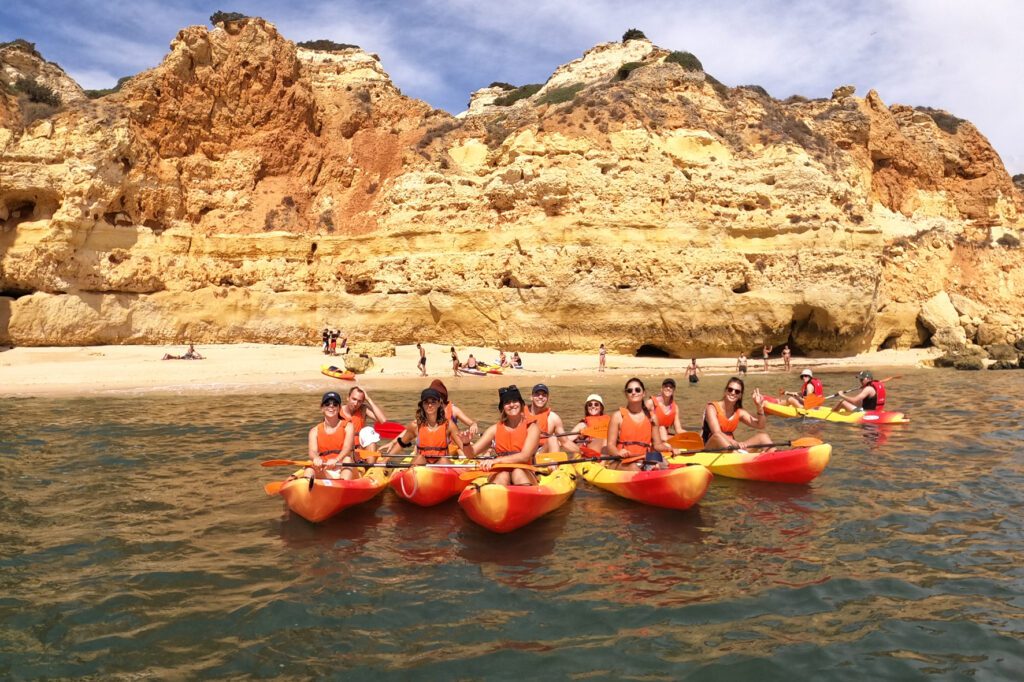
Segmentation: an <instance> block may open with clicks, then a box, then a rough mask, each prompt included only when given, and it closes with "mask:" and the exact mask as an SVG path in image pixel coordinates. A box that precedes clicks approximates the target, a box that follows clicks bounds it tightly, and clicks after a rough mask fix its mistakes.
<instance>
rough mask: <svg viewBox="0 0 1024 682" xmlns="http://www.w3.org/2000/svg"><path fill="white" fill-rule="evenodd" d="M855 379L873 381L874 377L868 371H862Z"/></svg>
mask: <svg viewBox="0 0 1024 682" xmlns="http://www.w3.org/2000/svg"><path fill="white" fill-rule="evenodd" d="M857 378H858V379H874V378H875V377H874V375H873V374H871V372H869V371H868V370H864V371H863V372H861V373H860V374H858V375H857Z"/></svg>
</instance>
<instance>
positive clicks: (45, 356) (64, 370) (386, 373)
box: [0, 344, 936, 397]
mask: <svg viewBox="0 0 1024 682" xmlns="http://www.w3.org/2000/svg"><path fill="white" fill-rule="evenodd" d="M424 347H425V348H426V350H427V370H428V375H429V376H430V377H439V378H442V379H443V380H444V381H445V382H446V383H447V384H449V386H450V387H452V388H455V389H456V390H457V389H460V388H467V389H469V388H474V387H489V386H495V387H496V386H500V385H505V384H508V383H517V382H518V383H530V382H536V381H539V380H541V379H542V378H543V379H545V380H548V381H555V380H558V382H559V383H576V382H589V381H593V380H594V379H596V378H601V379H610V378H613V377H616V376H621V377H623V379H625V378H628V377H629V376H632V375H634V374H636V375H639V376H642V377H647V376H651V375H662V374H664V375H666V376H674V377H676V379H677V380H682V377H683V370H684V368H685V367H686V365H687V364H689V363H688V361H686V360H681V359H672V358H637V357H632V356H627V355H612V354H609V355H608V363H607V365H608V366H607V370H606V372H605V373H604V374H603V375H602V374H599V373H598V372H597V362H598V356H597V352H596V350H595V352H594V353H591V354H580V353H521V354H520V355H521V357H522V359H523V367H524V369H521V370H515V369H507V370H505V373H504V374H503V375H500V376H497V375H488V376H483V377H478V376H463V377H461V378H455V377H454V376H453V374H452V368H451V360H450V356H449V351H448V348H449V347H448V346H443V345H439V344H424ZM185 350H186V348H185V347H184V346H86V347H49V348H11V349H6V350H2V351H0V396H4V397H46V396H62V397H73V396H90V395H118V394H126V395H132V394H142V393H171V394H202V393H224V394H238V393H242V394H245V393H250V394H254V393H305V392H317V391H324V390H328V389H329V388H331V387H334V388H337V387H338V386H339V383H340V382H339V381H338V380H337V379H333V378H330V377H327V376H324V375H323V374H321V373H320V368H321V366H322V365H336V366H342V365H343V364H344V358H343V356H337V357H332V356H329V355H324V354H323V353H322V352H321V351H320V349H319V347H313V346H279V345H265V344H234V345H203V346H197V347H196V350H197V351H198V352H199V353H200V354H202V355H203V358H204V359H202V360H162V359H161V358H162V357H163V356H164V354H165V353H168V354H171V355H182V354H183V353H184V352H185ZM457 350H458V353H459V357H460V358H461V359H462V360H463V361H465V360H466V358H468V357H469V355H470V353H472V354H473V355H474V356H475V357H476V358H477V360H480V361H484V362H494V361H495V360H496V359H497V357H498V351H497V350H495V349H493V348H484V347H472V346H470V347H459V348H457ZM935 355H936V351H935V350H934V349H914V350H906V351H895V350H885V351H880V352H876V353H865V354H862V355H858V356H854V357H848V358H800V357H794V358H793V361H792V369H791V372H790V374H791V375H792V380H793V383H796V382H797V381H798V379H797V376H798V374H799V372H800V370H801V369H803V368H804V367H810V368H811V369H813V370H814V371H815V372H820V371H823V372H828V371H850V370H851V369H854V368H857V369H860V368H871V369H874V368H879V367H892V368H895V367H920V366H922V363H924V362H925V361H927V360H928V359H930V358H932V357H934V356H935ZM418 357H419V356H418V352H417V350H416V347H415V346H399V347H397V348H396V353H395V355H394V357H384V358H375V359H374V365H373V367H371V368H370V369H369V371H368V372H367V373H365V374H362V375H359V377H358V382H359V383H360V384H362V385H365V386H367V388H370V389H372V388H383V389H391V390H404V389H406V388H408V389H418V388H420V387H421V384H422V383H423V380H422V379H421V378H420V377H419V372H418V370H417V368H416V361H417V358H418ZM698 365H699V366H700V367H701V368H702V369H703V370H704V376H708V377H713V376H716V375H718V376H723V377H724V376H731V375H732V374H735V370H736V359H735V358H699V359H698ZM762 367H763V364H762V362H761V360H760V359H757V360H754V359H751V360H750V361H749V370H750V376H758V375H762V376H763V374H764V372H763V370H762ZM770 373H772V374H775V375H777V376H780V377H782V376H785V372H784V371H783V368H782V360H781V359H780V358H778V357H772V358H771V359H770ZM344 383H345V385H351V384H349V383H348V382H344Z"/></svg>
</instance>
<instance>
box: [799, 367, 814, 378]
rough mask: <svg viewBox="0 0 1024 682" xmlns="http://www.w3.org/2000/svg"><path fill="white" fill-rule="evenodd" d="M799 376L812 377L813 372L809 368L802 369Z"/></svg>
mask: <svg viewBox="0 0 1024 682" xmlns="http://www.w3.org/2000/svg"><path fill="white" fill-rule="evenodd" d="M800 376H802V377H813V376H814V372H812V371H811V370H809V369H805V370H804V371H802V372H800Z"/></svg>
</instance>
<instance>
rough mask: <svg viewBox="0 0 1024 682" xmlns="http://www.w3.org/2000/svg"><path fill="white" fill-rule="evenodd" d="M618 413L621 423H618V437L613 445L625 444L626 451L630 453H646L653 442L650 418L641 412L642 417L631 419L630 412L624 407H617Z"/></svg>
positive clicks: (621, 445) (618, 446)
mask: <svg viewBox="0 0 1024 682" xmlns="http://www.w3.org/2000/svg"><path fill="white" fill-rule="evenodd" d="M619 414H621V415H622V423H621V424H619V437H618V440H616V442H615V447H617V448H621V447H623V446H625V447H626V451H627V452H629V454H631V455H646V454H647V452H648V451H649V450H650V449H651V447H652V446H653V444H654V433H653V431H654V427H653V426H652V425H651V420H650V419H648V418H647V415H646V414H645V413H643V412H641V413H640V414H641V416H642V417H643V419H641V420H640V421H639V422H636V421H634V420H633V417H632V413H631V412H630V411H629V410H627V409H626V408H625V407H620V408H619Z"/></svg>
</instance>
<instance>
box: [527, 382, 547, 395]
mask: <svg viewBox="0 0 1024 682" xmlns="http://www.w3.org/2000/svg"><path fill="white" fill-rule="evenodd" d="M539 391H544V392H545V393H547V394H549V395H550V394H551V391H549V390H548V387H547V386H545V385H544V384H537V385H536V386H534V387H533V390H532V391H531V393H537V392H539Z"/></svg>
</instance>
